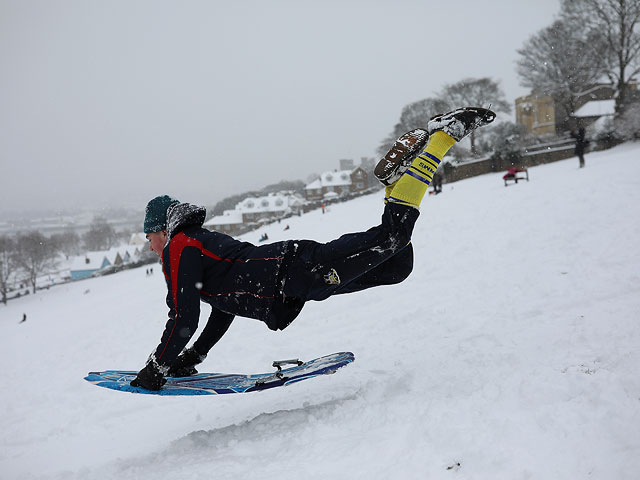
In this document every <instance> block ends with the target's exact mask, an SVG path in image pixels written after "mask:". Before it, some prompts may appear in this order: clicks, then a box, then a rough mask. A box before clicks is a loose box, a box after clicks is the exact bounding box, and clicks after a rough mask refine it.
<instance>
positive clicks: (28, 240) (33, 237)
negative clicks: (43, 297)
mask: <svg viewBox="0 0 640 480" xmlns="http://www.w3.org/2000/svg"><path fill="white" fill-rule="evenodd" d="M17 244H18V248H17V249H16V255H15V260H16V263H17V265H18V266H19V267H20V268H22V270H24V272H25V273H26V274H27V280H28V281H29V283H31V287H32V288H33V293H36V281H37V279H38V276H39V275H41V274H43V273H46V272H47V270H49V269H51V268H53V267H54V265H55V249H54V248H53V247H52V245H51V243H50V242H49V240H48V239H47V238H46V237H45V236H44V235H42V234H41V233H40V232H36V231H32V232H28V233H24V234H21V235H19V236H18V240H17Z"/></svg>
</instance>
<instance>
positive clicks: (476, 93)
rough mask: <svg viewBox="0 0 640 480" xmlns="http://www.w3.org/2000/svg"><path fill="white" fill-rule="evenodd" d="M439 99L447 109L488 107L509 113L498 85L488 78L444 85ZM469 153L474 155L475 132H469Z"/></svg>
mask: <svg viewBox="0 0 640 480" xmlns="http://www.w3.org/2000/svg"><path fill="white" fill-rule="evenodd" d="M440 97H441V98H442V99H443V101H445V102H446V103H447V105H448V106H449V109H453V108H456V107H463V106H475V107H488V106H489V105H491V109H492V110H494V111H495V112H504V113H511V104H510V103H509V102H507V100H506V98H505V95H504V92H503V91H502V87H500V83H499V82H497V81H495V80H493V79H491V78H489V77H484V78H465V79H463V80H460V81H459V82H456V83H450V84H448V85H445V86H444V88H443V89H442V91H441V93H440ZM469 138H470V139H471V153H473V154H476V132H475V130H474V131H472V132H471V135H470V136H469Z"/></svg>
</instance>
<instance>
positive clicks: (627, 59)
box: [562, 0, 640, 115]
mask: <svg viewBox="0 0 640 480" xmlns="http://www.w3.org/2000/svg"><path fill="white" fill-rule="evenodd" d="M562 15H563V17H564V18H567V19H571V21H572V23H573V24H574V25H578V26H579V27H580V30H581V31H583V32H585V34H586V35H587V37H589V38H591V39H592V40H593V41H594V42H595V43H597V44H599V45H604V47H605V48H604V50H603V51H602V52H601V56H602V60H603V62H604V72H605V74H606V75H607V77H608V78H609V80H610V81H611V83H612V84H613V85H615V87H616V89H617V96H616V113H617V114H618V115H621V114H622V113H623V112H624V110H625V108H626V107H627V105H628V103H629V100H630V99H629V96H630V93H631V88H630V83H631V81H632V80H633V79H634V77H635V76H636V75H637V74H638V73H640V26H639V25H638V23H639V22H640V0H563V1H562Z"/></svg>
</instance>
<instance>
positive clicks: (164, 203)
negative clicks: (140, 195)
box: [144, 195, 180, 233]
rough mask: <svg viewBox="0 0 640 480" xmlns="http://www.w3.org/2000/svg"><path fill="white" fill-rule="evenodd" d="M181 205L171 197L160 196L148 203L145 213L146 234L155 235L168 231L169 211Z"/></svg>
mask: <svg viewBox="0 0 640 480" xmlns="http://www.w3.org/2000/svg"><path fill="white" fill-rule="evenodd" d="M176 203H180V202H179V201H178V200H176V199H175V198H171V197H170V196H169V195H160V196H159V197H156V198H153V199H151V200H150V201H149V203H147V208H146V209H145V211H144V233H155V232H160V231H162V230H166V229H167V210H168V208H169V207H170V206H171V205H174V204H176Z"/></svg>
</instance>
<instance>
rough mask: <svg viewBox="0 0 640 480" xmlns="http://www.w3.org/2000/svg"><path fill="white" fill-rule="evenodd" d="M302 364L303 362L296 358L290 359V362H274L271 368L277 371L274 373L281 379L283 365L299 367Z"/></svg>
mask: <svg viewBox="0 0 640 480" xmlns="http://www.w3.org/2000/svg"><path fill="white" fill-rule="evenodd" d="M303 363H304V362H303V361H301V360H300V359H298V358H295V359H291V360H274V362H273V364H272V366H273V367H276V368H277V369H278V371H277V372H276V377H278V378H282V367H283V366H284V365H296V366H298V367H299V366H300V365H302V364H303Z"/></svg>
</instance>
